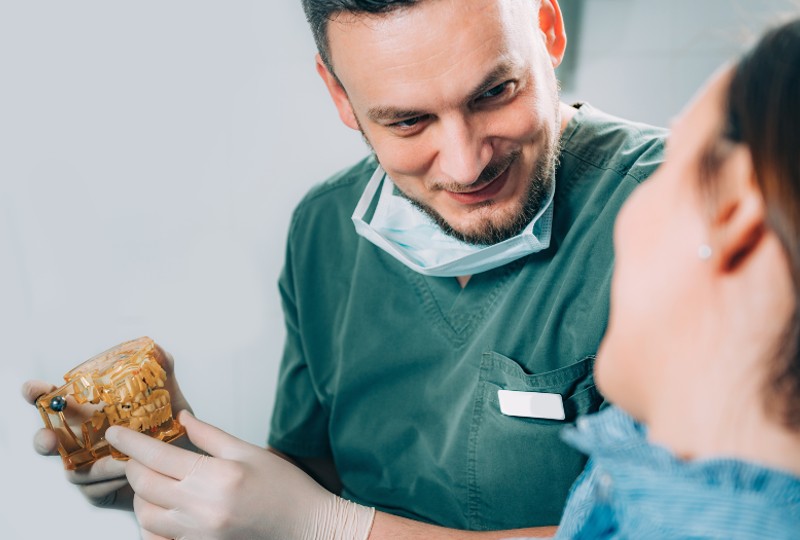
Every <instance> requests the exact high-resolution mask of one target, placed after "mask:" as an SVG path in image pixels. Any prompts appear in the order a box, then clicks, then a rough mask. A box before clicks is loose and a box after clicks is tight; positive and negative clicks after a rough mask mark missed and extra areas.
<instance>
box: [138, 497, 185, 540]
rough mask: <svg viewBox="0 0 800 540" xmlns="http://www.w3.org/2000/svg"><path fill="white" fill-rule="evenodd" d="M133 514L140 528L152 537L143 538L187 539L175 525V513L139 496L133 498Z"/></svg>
mask: <svg viewBox="0 0 800 540" xmlns="http://www.w3.org/2000/svg"><path fill="white" fill-rule="evenodd" d="M133 512H134V513H135V514H136V521H138V522H139V527H140V528H141V529H142V530H145V531H147V533H148V534H149V535H150V536H144V535H143V536H142V538H186V536H185V535H183V533H182V532H181V531H180V529H179V527H178V525H177V524H176V523H175V517H174V516H175V512H174V511H173V510H169V509H167V508H162V507H160V506H158V505H156V504H153V503H151V502H148V501H146V500H145V499H143V498H142V497H140V496H139V495H138V494H137V495H134V496H133Z"/></svg>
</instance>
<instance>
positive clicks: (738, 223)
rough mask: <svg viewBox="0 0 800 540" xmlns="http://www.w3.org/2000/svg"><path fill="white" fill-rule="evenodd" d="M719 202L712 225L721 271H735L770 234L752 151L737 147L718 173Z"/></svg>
mask: <svg viewBox="0 0 800 540" xmlns="http://www.w3.org/2000/svg"><path fill="white" fill-rule="evenodd" d="M718 175H719V178H718V179H717V180H716V181H717V182H719V183H720V185H719V189H718V190H717V193H718V200H716V201H714V202H713V204H714V211H713V212H712V219H711V224H710V233H711V238H710V240H711V246H712V248H713V250H714V253H715V257H714V259H715V260H716V261H717V265H716V266H717V269H718V270H719V271H720V272H732V271H735V270H736V269H737V268H738V267H739V265H741V264H742V263H744V262H746V261H747V260H748V257H749V256H750V255H751V254H753V253H754V251H755V250H756V248H757V247H758V246H759V245H760V242H761V241H762V240H763V239H764V234H765V232H766V215H765V206H764V197H763V195H762V194H761V190H760V189H759V187H758V184H757V183H756V180H755V176H754V175H755V173H754V169H753V162H752V158H751V156H750V151H749V150H748V149H747V147H745V146H744V145H737V147H736V148H734V149H733V150H732V152H731V153H730V155H728V156H727V157H726V159H725V163H724V164H723V165H722V167H721V169H720V170H719V171H718Z"/></svg>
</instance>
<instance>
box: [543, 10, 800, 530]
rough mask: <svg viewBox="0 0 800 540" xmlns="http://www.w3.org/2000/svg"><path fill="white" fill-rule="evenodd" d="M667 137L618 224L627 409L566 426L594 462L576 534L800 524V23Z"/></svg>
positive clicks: (609, 349)
mask: <svg viewBox="0 0 800 540" xmlns="http://www.w3.org/2000/svg"><path fill="white" fill-rule="evenodd" d="M667 148H668V150H667V157H666V162H665V164H664V165H663V166H662V167H661V169H660V170H659V171H658V172H657V173H656V174H655V175H654V176H653V177H652V178H651V179H650V180H648V181H647V182H646V183H645V184H644V185H642V186H641V187H640V188H639V189H638V190H637V191H636V192H635V193H634V194H633V195H632V197H631V199H630V200H629V201H628V203H627V204H626V205H625V207H624V208H623V210H622V212H621V214H620V216H619V218H618V221H617V225H616V230H615V246H616V251H617V259H616V266H615V274H614V280H613V284H612V298H611V314H610V319H609V326H608V330H607V333H606V336H605V338H604V341H603V343H602V345H601V348H600V351H599V353H598V360H597V364H596V372H595V375H596V378H597V383H598V386H599V387H600V389H601V390H602V392H603V393H604V395H605V396H606V397H607V399H608V400H609V401H611V402H612V403H613V404H614V405H615V407H610V408H608V409H606V410H604V411H602V412H600V413H599V414H597V415H594V416H593V417H587V418H584V419H582V420H581V421H579V423H578V426H577V427H576V428H575V429H573V430H571V431H570V432H569V433H568V434H567V435H566V437H567V438H568V440H569V441H570V442H571V443H572V444H574V445H575V446H577V447H578V448H580V449H581V450H583V451H584V452H586V453H587V454H589V455H590V457H591V460H590V463H589V465H588V467H587V470H586V472H584V474H583V476H582V477H581V478H579V479H578V481H577V482H576V483H575V485H574V486H573V489H572V493H571V496H570V499H569V501H568V503H567V509H566V511H565V513H564V517H563V519H562V524H561V528H560V529H559V537H565V538H566V537H568V538H605V537H625V538H687V537H691V538H771V539H775V538H800V354H799V353H800V20H796V21H793V22H791V23H788V24H785V25H783V26H781V27H779V28H777V29H775V30H773V31H771V32H770V33H768V34H767V35H765V36H764V37H763V38H762V39H761V41H760V42H759V43H758V45H757V46H756V47H755V48H754V49H753V50H752V51H750V53H748V54H747V55H746V56H745V57H744V58H743V59H742V60H740V61H739V62H738V63H737V64H736V65H734V66H732V67H729V68H726V69H724V70H723V71H721V72H720V73H719V74H717V75H716V76H715V77H713V78H712V80H711V81H710V83H709V84H708V86H707V87H706V88H705V89H704V90H702V91H701V93H700V94H699V95H698V97H697V98H696V99H695V101H694V102H693V103H691V104H690V105H689V106H688V107H687V109H686V110H685V111H684V112H683V114H682V115H681V117H680V118H679V119H678V120H677V122H676V123H675V125H674V129H673V133H672V135H671V138H670V140H669V143H668V146H667ZM623 411H624V412H623ZM629 415H630V416H629ZM631 417H632V418H634V419H636V421H637V422H634V420H633V419H632V418H631Z"/></svg>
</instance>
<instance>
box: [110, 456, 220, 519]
mask: <svg viewBox="0 0 800 540" xmlns="http://www.w3.org/2000/svg"><path fill="white" fill-rule="evenodd" d="M197 457H198V458H205V456H200V455H198V456H197ZM125 473H126V474H127V476H128V482H130V485H131V487H132V488H133V491H134V492H136V497H138V498H140V499H142V500H144V501H147V502H149V503H151V504H155V505H156V506H160V507H162V508H171V507H172V506H173V501H176V500H178V501H180V500H182V499H183V498H184V497H185V496H186V495H183V496H181V497H176V495H175V490H176V488H177V485H178V481H177V480H175V479H174V478H169V477H167V476H164V475H163V474H160V473H158V472H156V471H154V470H152V469H149V468H147V467H146V466H144V465H142V464H141V463H139V462H138V461H136V460H134V459H131V460H129V461H128V463H127V464H126V465H125Z"/></svg>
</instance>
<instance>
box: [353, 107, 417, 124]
mask: <svg viewBox="0 0 800 540" xmlns="http://www.w3.org/2000/svg"><path fill="white" fill-rule="evenodd" d="M424 114H425V113H424V112H422V111H415V110H413V109H398V108H396V107H373V108H371V109H369V110H368V111H367V117H368V118H369V119H370V120H372V121H373V122H378V123H380V122H388V123H392V122H399V121H400V120H406V119H408V118H414V117H416V116H423V115H424Z"/></svg>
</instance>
